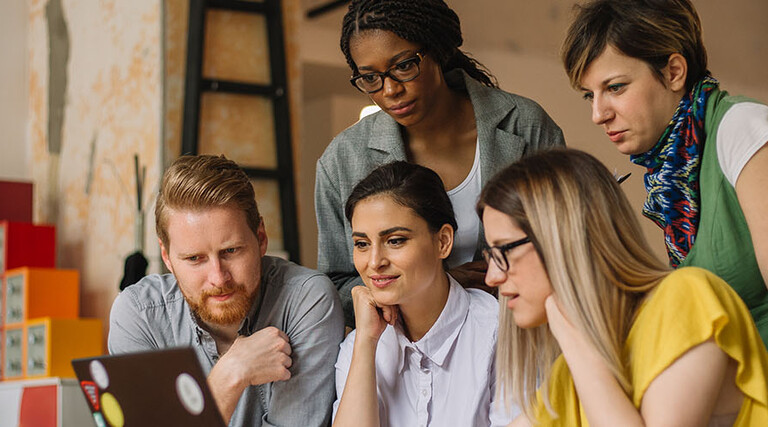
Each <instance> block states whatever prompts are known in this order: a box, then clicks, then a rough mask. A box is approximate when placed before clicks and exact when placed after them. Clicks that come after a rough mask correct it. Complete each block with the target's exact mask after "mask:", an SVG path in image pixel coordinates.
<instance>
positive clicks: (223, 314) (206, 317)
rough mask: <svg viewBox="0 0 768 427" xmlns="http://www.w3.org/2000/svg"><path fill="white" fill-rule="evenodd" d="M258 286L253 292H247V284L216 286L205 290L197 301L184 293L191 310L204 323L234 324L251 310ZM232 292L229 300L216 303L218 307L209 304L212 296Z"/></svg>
mask: <svg viewBox="0 0 768 427" xmlns="http://www.w3.org/2000/svg"><path fill="white" fill-rule="evenodd" d="M257 291H258V287H255V288H254V289H253V291H252V292H251V294H250V295H249V294H247V293H246V291H245V286H244V285H242V284H234V285H232V286H231V287H227V288H216V289H213V290H209V291H205V292H203V293H202V294H201V295H200V298H198V300H197V301H192V300H191V299H190V298H187V296H186V295H184V299H185V300H187V304H189V308H190V310H192V313H193V314H194V315H195V316H197V317H198V318H199V319H200V320H202V321H203V322H204V323H207V324H212V325H232V324H234V323H239V322H241V321H242V320H243V319H244V318H245V316H246V315H247V314H248V311H250V309H251V306H252V305H253V302H254V300H255V299H256V292H257ZM228 293H232V296H230V297H229V299H228V300H227V301H224V302H218V303H215V307H216V309H211V307H209V305H208V304H207V301H208V298H210V297H211V296H216V295H222V294H228Z"/></svg>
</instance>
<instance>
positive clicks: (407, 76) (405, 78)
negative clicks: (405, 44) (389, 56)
mask: <svg viewBox="0 0 768 427" xmlns="http://www.w3.org/2000/svg"><path fill="white" fill-rule="evenodd" d="M423 59H424V54H422V53H421V52H416V56H413V57H410V58H408V59H404V60H402V61H400V62H398V63H397V64H395V65H393V66H391V67H389V69H388V70H387V71H384V72H383V73H379V72H377V71H374V72H371V73H365V74H358V75H356V76H352V78H351V79H349V82H350V83H352V86H354V87H356V88H357V89H358V90H359V91H360V92H364V93H374V92H378V91H380V90H381V88H383V87H384V77H389V78H390V79H392V80H394V81H396V82H399V83H405V82H409V81H411V80H413V79H415V78H416V77H419V72H420V70H419V64H420V63H421V61H422V60H423Z"/></svg>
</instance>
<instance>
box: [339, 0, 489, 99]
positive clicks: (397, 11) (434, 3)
mask: <svg viewBox="0 0 768 427" xmlns="http://www.w3.org/2000/svg"><path fill="white" fill-rule="evenodd" d="M365 30H385V31H390V32H392V33H394V34H396V35H397V36H398V37H400V38H402V39H404V40H407V41H409V42H411V43H415V44H418V45H419V46H421V47H422V48H424V49H425V50H426V51H427V52H428V53H429V54H430V55H431V56H432V57H433V58H434V59H435V60H436V61H437V63H438V64H440V69H441V70H442V71H443V72H447V71H450V70H452V69H455V68H460V69H462V70H464V71H465V72H466V73H467V74H468V75H469V76H470V77H472V78H473V79H475V80H477V81H479V82H480V83H482V84H484V85H486V86H489V87H497V86H498V84H497V82H496V78H495V77H494V76H493V75H492V74H491V73H490V71H488V69H487V68H485V66H483V65H482V64H480V63H479V62H477V61H476V60H474V59H473V58H471V57H469V56H468V55H467V54H466V53H464V52H462V51H461V50H460V49H459V46H461V45H462V43H463V42H464V39H463V38H462V37H461V24H460V22H459V17H458V16H457V15H456V12H454V11H453V10H452V9H451V8H449V7H448V5H447V4H445V2H444V1H443V0H352V2H351V3H350V4H349V10H348V11H347V14H346V15H344V21H343V23H342V27H341V51H342V52H343V53H344V57H346V59H347V64H349V68H351V69H352V72H353V73H357V72H358V71H357V65H355V62H354V61H353V60H352V55H351V54H350V52H349V45H350V40H351V39H352V36H354V35H355V34H358V33H360V32H362V31H365Z"/></svg>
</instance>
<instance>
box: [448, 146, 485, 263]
mask: <svg viewBox="0 0 768 427" xmlns="http://www.w3.org/2000/svg"><path fill="white" fill-rule="evenodd" d="M481 187H482V179H481V176H480V141H479V140H478V141H477V142H476V143H475V161H474V162H473V163H472V170H470V171H469V175H467V177H466V178H464V181H463V182H462V183H461V184H459V185H458V186H456V188H452V189H450V190H448V191H447V193H448V198H449V199H451V204H452V205H453V212H454V213H455V214H456V222H457V223H458V225H459V229H458V230H456V234H455V235H454V237H453V251H451V255H450V256H449V257H448V266H449V267H450V268H453V267H456V266H459V265H461V264H464V263H466V262H469V261H472V258H474V256H475V250H476V249H477V235H478V233H479V232H480V218H479V217H478V216H477V212H475V204H477V199H478V197H480V190H481Z"/></svg>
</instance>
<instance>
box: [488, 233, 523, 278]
mask: <svg viewBox="0 0 768 427" xmlns="http://www.w3.org/2000/svg"><path fill="white" fill-rule="evenodd" d="M530 242H531V239H530V238H529V237H528V236H525V237H523V238H522V239H520V240H515V241H514V242H510V243H507V244H504V245H500V246H491V247H490V248H486V249H483V258H485V262H487V263H490V262H491V259H493V262H494V263H496V267H499V270H501V271H507V270H509V261H507V252H509V251H511V250H512V249H514V248H516V247H518V246H520V245H524V244H526V243H530Z"/></svg>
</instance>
